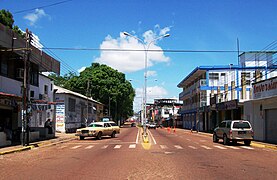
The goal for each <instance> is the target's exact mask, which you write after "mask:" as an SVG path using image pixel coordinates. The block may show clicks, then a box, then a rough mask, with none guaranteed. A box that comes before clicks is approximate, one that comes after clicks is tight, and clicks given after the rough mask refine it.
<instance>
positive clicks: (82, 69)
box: [78, 67, 87, 73]
mask: <svg viewBox="0 0 277 180" xmlns="http://www.w3.org/2000/svg"><path fill="white" fill-rule="evenodd" d="M86 68H87V67H81V68H80V69H78V72H79V73H81V72H82V71H84V70H85V69H86Z"/></svg>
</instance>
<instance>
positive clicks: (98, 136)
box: [96, 132, 102, 140]
mask: <svg viewBox="0 0 277 180" xmlns="http://www.w3.org/2000/svg"><path fill="white" fill-rule="evenodd" d="M96 138H97V139H98V140H100V139H102V132H99V133H98V134H97V137H96Z"/></svg>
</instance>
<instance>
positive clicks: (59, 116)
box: [56, 104, 65, 132]
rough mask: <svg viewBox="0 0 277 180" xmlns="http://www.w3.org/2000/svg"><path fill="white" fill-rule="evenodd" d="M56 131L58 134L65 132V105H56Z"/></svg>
mask: <svg viewBox="0 0 277 180" xmlns="http://www.w3.org/2000/svg"><path fill="white" fill-rule="evenodd" d="M56 131H58V132H64V131H65V105H64V104H57V105H56Z"/></svg>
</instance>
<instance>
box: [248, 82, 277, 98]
mask: <svg viewBox="0 0 277 180" xmlns="http://www.w3.org/2000/svg"><path fill="white" fill-rule="evenodd" d="M276 95H277V78H273V79H268V80H266V81H262V82H260V83H256V84H254V86H253V99H259V98H266V97H270V96H276Z"/></svg>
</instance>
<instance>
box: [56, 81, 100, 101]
mask: <svg viewBox="0 0 277 180" xmlns="http://www.w3.org/2000/svg"><path fill="white" fill-rule="evenodd" d="M54 89H56V90H57V91H56V94H71V95H73V96H77V97H79V98H83V99H86V100H89V101H92V102H95V103H97V104H102V105H104V104H103V103H101V102H98V101H96V100H94V99H92V98H88V97H87V96H84V95H82V94H80V93H76V92H74V91H70V90H68V89H65V88H62V87H60V86H56V85H54Z"/></svg>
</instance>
